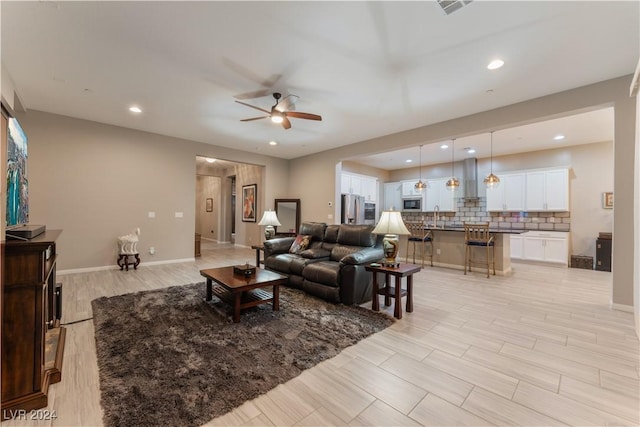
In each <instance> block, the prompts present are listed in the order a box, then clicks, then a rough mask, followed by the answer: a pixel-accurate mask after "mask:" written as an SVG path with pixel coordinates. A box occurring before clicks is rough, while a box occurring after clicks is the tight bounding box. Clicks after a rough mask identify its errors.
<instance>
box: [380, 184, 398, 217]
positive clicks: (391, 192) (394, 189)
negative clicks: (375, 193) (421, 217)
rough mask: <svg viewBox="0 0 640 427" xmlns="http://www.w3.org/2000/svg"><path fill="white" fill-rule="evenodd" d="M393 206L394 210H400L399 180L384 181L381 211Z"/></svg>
mask: <svg viewBox="0 0 640 427" xmlns="http://www.w3.org/2000/svg"><path fill="white" fill-rule="evenodd" d="M391 208H393V210H394V211H401V210H402V183H401V182H385V183H384V201H383V203H382V209H381V211H383V210H385V211H388V210H390V209H391Z"/></svg>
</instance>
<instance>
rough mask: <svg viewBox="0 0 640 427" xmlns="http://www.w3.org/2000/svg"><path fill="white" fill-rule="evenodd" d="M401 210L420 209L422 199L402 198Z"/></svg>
mask: <svg viewBox="0 0 640 427" xmlns="http://www.w3.org/2000/svg"><path fill="white" fill-rule="evenodd" d="M402 210H403V211H421V210H422V199H402Z"/></svg>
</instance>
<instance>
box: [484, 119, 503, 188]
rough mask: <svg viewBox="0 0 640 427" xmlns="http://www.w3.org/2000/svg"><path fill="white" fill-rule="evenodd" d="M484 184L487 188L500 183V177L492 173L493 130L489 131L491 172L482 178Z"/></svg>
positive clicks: (494, 186)
mask: <svg viewBox="0 0 640 427" xmlns="http://www.w3.org/2000/svg"><path fill="white" fill-rule="evenodd" d="M484 185H486V186H487V188H488V189H491V188H496V187H498V186H499V185H500V178H498V177H497V176H496V175H494V174H493V131H491V173H489V175H487V177H486V178H485V179H484Z"/></svg>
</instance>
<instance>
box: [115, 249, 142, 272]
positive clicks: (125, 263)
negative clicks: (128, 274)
mask: <svg viewBox="0 0 640 427" xmlns="http://www.w3.org/2000/svg"><path fill="white" fill-rule="evenodd" d="M130 257H133V258H134V259H130ZM117 264H118V266H119V267H120V270H123V269H124V268H125V267H126V269H127V271H129V266H130V265H132V266H133V269H134V270H137V269H138V265H140V255H139V254H137V253H135V254H120V255H118V261H117Z"/></svg>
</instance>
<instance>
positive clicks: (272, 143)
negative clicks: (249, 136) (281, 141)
mask: <svg viewBox="0 0 640 427" xmlns="http://www.w3.org/2000/svg"><path fill="white" fill-rule="evenodd" d="M269 145H278V143H277V142H275V141H269Z"/></svg>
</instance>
